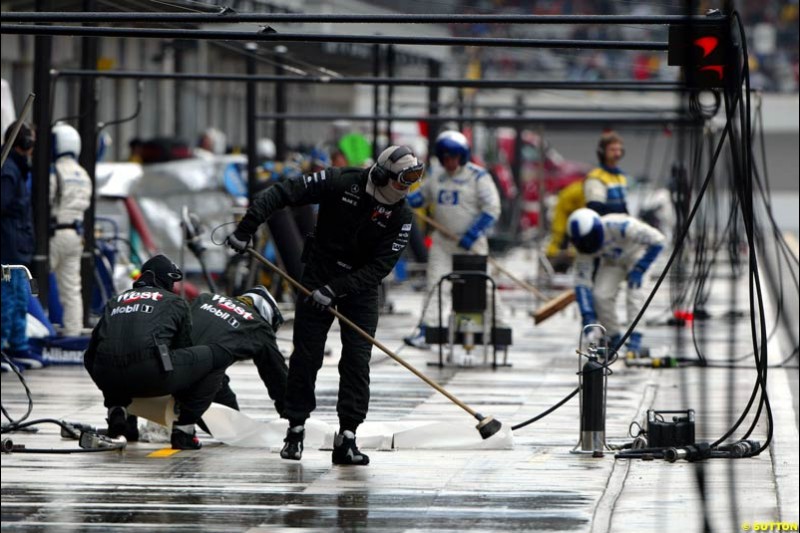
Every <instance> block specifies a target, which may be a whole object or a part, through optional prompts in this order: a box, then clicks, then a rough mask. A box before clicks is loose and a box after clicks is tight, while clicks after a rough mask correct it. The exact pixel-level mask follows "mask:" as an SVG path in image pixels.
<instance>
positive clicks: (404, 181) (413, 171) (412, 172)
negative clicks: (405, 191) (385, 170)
mask: <svg viewBox="0 0 800 533" xmlns="http://www.w3.org/2000/svg"><path fill="white" fill-rule="evenodd" d="M424 174H425V165H424V164H422V163H417V164H416V165H414V166H411V167H407V168H404V169H403V170H401V171H400V172H398V173H397V181H398V183H400V184H401V185H405V186H406V187H408V186H410V185H413V184H415V183H416V182H418V181H419V180H420V178H422V176H423V175H424Z"/></svg>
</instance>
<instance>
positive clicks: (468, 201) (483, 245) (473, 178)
mask: <svg viewBox="0 0 800 533" xmlns="http://www.w3.org/2000/svg"><path fill="white" fill-rule="evenodd" d="M408 203H409V204H410V205H411V206H412V207H422V206H425V205H430V206H433V218H434V219H435V220H436V222H438V223H440V224H442V225H443V226H444V227H446V228H447V229H448V230H450V231H451V232H452V233H454V234H456V235H459V236H464V239H466V240H468V241H471V244H472V246H471V247H469V250H471V251H472V252H475V253H477V254H482V255H486V254H488V252H489V242H488V239H487V238H486V232H487V230H488V229H489V228H490V227H491V226H492V225H493V224H494V222H495V221H496V220H497V218H498V217H499V216H500V194H499V193H498V192H497V187H495V184H494V181H492V176H491V175H490V174H489V173H488V172H487V171H486V169H484V168H482V167H480V166H478V165H475V164H473V163H470V162H467V163H466V164H464V165H463V166H461V167H459V168H458V170H457V171H456V172H455V173H454V174H453V175H449V174H448V173H447V171H445V170H442V171H441V172H440V173H439V174H438V175H437V176H435V177H432V178H427V179H426V180H425V181H424V182H423V183H422V186H421V187H420V188H419V189H417V190H416V191H415V192H414V193H412V194H409V196H408ZM432 239H433V244H432V245H431V248H430V251H429V255H428V270H427V280H428V291H429V292H430V290H431V289H432V288H433V287H434V286H435V285H436V283H437V282H438V281H439V279H441V277H442V276H444V275H446V274H448V273H450V272H452V271H453V255H454V254H464V253H467V250H466V249H465V248H464V247H463V246H459V243H458V242H454V241H452V240H450V239H448V238H447V237H445V236H444V235H442V234H441V233H440V232H438V231H435V230H434V232H433V236H432ZM464 239H462V242H464ZM465 244H468V243H465ZM449 298H450V295H449V292H448V291H446V290H442V306H443V309H446V308H448V307H449ZM438 316H439V315H438V307H437V306H436V305H430V304H429V305H428V306H427V308H426V310H425V313H424V316H423V317H422V324H425V325H432V324H436V323H438V320H439V318H438Z"/></svg>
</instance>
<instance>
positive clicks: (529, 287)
mask: <svg viewBox="0 0 800 533" xmlns="http://www.w3.org/2000/svg"><path fill="white" fill-rule="evenodd" d="M415 213H417V216H418V217H419V218H421V219H422V220H424V221H425V223H426V224H430V225H431V227H433V228H434V229H436V231H438V232H439V233H441V234H442V235H444V236H445V237H447V238H448V239H450V240H451V241H454V242H458V236H457V235H456V234H455V233H453V232H452V231H450V230H449V229H447V228H446V227H444V226H443V225H441V224H440V223H438V222H436V221H435V220H433V219H432V218H431V217H429V216H427V215H424V214H422V213H418V212H416V211H415ZM465 251H466V250H465ZM486 259H487V261H489V263H491V265H492V266H493V267H494V268H496V269H497V270H499V271H500V272H502V273H503V274H505V275H506V276H507V277H508V278H509V279H511V281H513V282H514V283H516V284H517V285H519V286H520V287H522V288H523V289H525V290H527V291H529V292H531V293H533V295H534V296H536V297H537V298H539V299H541V300H547V296H545V295H544V293H542V291H540V290H539V289H537V288H536V287H534V286H533V285H531V284H530V283H527V282H525V281H523V280H521V279H519V278H518V277H516V276H515V275H514V274H512V273H511V272H509V271H508V270H506V268H505V267H503V266H502V265H501V264H500V263H499V262H498V261H497V260H496V259H495V258H494V257H492V256H491V255H487V256H486Z"/></svg>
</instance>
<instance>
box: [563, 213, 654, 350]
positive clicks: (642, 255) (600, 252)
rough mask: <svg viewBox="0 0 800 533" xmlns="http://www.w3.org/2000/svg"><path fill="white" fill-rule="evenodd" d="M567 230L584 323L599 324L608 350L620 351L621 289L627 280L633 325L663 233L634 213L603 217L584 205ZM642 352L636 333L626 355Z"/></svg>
mask: <svg viewBox="0 0 800 533" xmlns="http://www.w3.org/2000/svg"><path fill="white" fill-rule="evenodd" d="M567 231H568V232H569V238H570V241H571V242H572V244H573V245H574V246H575V248H576V249H577V250H578V255H577V257H576V258H575V297H576V299H577V301H578V307H579V308H580V311H581V316H582V318H583V325H584V326H585V325H587V324H595V323H597V322H598V320H599V322H600V324H601V325H603V327H605V328H606V331H607V333H608V335H609V336H610V337H611V340H610V342H609V345H610V347H611V348H612V349H619V346H618V344H619V341H620V340H621V338H622V331H623V330H622V328H621V326H620V322H619V319H618V317H617V311H616V303H617V294H618V293H619V286H620V284H621V283H622V282H623V281H626V280H627V284H628V290H627V292H626V298H625V303H626V307H627V311H628V322H632V321H633V319H634V318H635V317H636V315H637V314H638V313H639V310H640V309H641V308H642V305H644V300H645V296H646V295H645V293H644V291H643V290H642V283H643V281H644V275H645V273H646V272H647V270H648V269H649V268H650V266H651V265H652V264H653V261H655V260H656V258H657V257H658V254H659V253H661V250H662V248H663V247H664V235H662V234H661V232H659V231H658V230H657V229H655V228H653V227H652V226H648V225H647V224H645V223H644V222H641V221H640V220H638V219H636V218H634V217H632V216H630V215H623V214H610V215H606V216H603V217H601V216H600V215H598V214H597V212H595V211H593V210H591V209H588V208H585V207H584V208H581V209H578V210H577V211H575V212H574V213H572V215H570V217H569V221H568V225H567ZM626 329H627V328H626ZM596 331H597V330H596V329H593V330H591V331H590V332H589V334H588V335H589V336H590V338H589V339H587V340H588V341H589V342H592V341H596V340H598V339H597V338H596V336H597V333H596ZM641 348H642V334H641V333H639V332H638V331H635V332H633V333H631V335H630V337H629V338H628V353H629V355H631V356H633V357H638V355H639V353H640V351H641Z"/></svg>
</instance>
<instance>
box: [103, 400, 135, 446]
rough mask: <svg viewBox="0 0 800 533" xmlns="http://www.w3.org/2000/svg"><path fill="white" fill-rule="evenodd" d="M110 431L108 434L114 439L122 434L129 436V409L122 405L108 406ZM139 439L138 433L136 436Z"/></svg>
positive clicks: (107, 419)
mask: <svg viewBox="0 0 800 533" xmlns="http://www.w3.org/2000/svg"><path fill="white" fill-rule="evenodd" d="M106 422H108V432H107V435H108V436H109V437H111V438H112V439H116V438H117V437H120V436H122V435H125V438H127V435H126V433H127V431H128V410H127V409H125V408H124V407H122V406H119V405H118V406H114V407H109V408H108V418H106ZM136 437H137V439H138V437H139V436H138V435H137V436H136Z"/></svg>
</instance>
